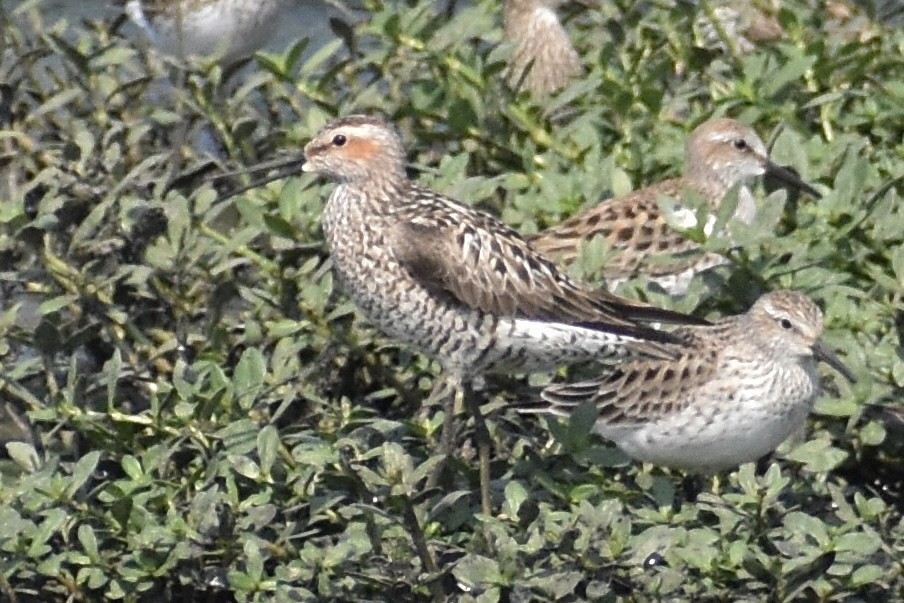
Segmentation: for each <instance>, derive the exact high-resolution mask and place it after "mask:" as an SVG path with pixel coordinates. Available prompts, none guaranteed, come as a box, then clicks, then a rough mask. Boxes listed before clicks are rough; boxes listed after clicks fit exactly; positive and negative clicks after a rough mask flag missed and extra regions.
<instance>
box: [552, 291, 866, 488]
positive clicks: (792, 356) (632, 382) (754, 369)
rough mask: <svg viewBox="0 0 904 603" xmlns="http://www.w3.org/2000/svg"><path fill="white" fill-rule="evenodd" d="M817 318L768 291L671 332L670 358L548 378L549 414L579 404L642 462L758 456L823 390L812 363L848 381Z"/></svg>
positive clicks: (696, 465)
mask: <svg viewBox="0 0 904 603" xmlns="http://www.w3.org/2000/svg"><path fill="white" fill-rule="evenodd" d="M822 324H823V317H822V312H821V311H820V310H819V308H818V307H817V306H816V305H815V304H814V303H813V302H812V301H811V300H810V299H809V298H808V297H806V296H805V295H803V294H801V293H798V292H794V291H775V292H772V293H768V294H765V295H763V296H762V297H761V298H760V299H759V300H758V301H757V302H756V303H755V304H754V305H753V306H752V308H751V309H750V310H749V311H748V312H747V313H745V314H740V315H737V316H732V317H727V318H725V319H723V320H721V321H719V322H717V323H715V324H714V325H711V326H685V327H679V328H678V329H676V330H675V331H674V334H675V336H676V337H680V338H682V339H683V340H684V341H685V343H686V345H685V348H684V352H683V353H682V354H681V355H680V356H679V357H678V358H676V359H674V360H662V361H658V360H637V361H630V362H627V363H623V364H621V365H619V366H617V367H615V368H614V369H613V370H611V371H609V372H607V373H606V374H605V375H604V376H603V377H602V378H600V379H596V380H592V381H586V382H582V383H573V384H560V385H552V386H549V387H548V388H546V389H545V390H544V392H543V394H542V397H543V399H544V400H545V401H546V402H548V403H550V406H549V407H548V408H546V411H547V412H551V413H554V414H559V415H568V414H570V413H571V410H572V409H573V408H574V407H575V406H578V405H580V404H583V403H588V402H589V403H591V404H593V405H594V406H595V407H596V409H597V410H598V412H599V415H598V418H597V420H596V423H595V426H594V429H595V431H596V432H597V433H599V434H600V435H602V436H603V437H605V438H607V439H610V440H612V441H613V442H615V443H616V445H617V446H618V447H619V448H621V449H622V450H623V451H624V452H626V453H627V454H628V455H630V456H632V457H634V458H636V459H638V460H641V461H645V462H649V463H654V464H657V465H662V466H667V467H675V468H679V469H685V470H691V471H699V472H712V471H718V470H721V469H726V468H730V467H733V466H736V465H739V464H741V463H744V462H749V461H755V460H757V459H758V458H760V457H761V456H763V455H765V454H767V453H768V452H770V451H772V450H774V449H775V448H776V447H777V446H778V445H779V444H781V443H782V442H783V441H784V440H785V439H787V438H788V436H789V435H790V434H791V433H793V432H794V431H795V430H797V429H798V428H799V427H800V426H801V425H802V424H803V423H804V420H805V418H806V417H807V415H808V413H809V412H810V410H811V408H812V406H813V403H814V401H815V400H816V397H817V395H818V394H819V391H820V379H819V373H818V371H817V361H819V360H822V361H825V362H827V363H828V364H829V365H830V366H832V367H833V368H835V369H836V370H838V371H839V372H841V374H842V375H844V376H845V377H847V378H848V379H850V380H852V381H853V380H854V377H853V375H852V374H851V373H850V371H849V370H848V369H847V368H846V367H845V366H844V365H843V364H842V363H841V361H840V360H839V359H838V358H837V357H836V356H835V354H834V353H832V352H831V351H830V350H828V349H827V348H826V347H825V346H824V345H823V344H822V342H821V341H820V340H819V337H820V334H821V332H822Z"/></svg>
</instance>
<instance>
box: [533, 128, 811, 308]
mask: <svg viewBox="0 0 904 603" xmlns="http://www.w3.org/2000/svg"><path fill="white" fill-rule="evenodd" d="M766 174H768V175H770V176H773V177H775V178H777V179H779V180H781V181H782V182H784V183H785V184H788V185H790V186H793V187H796V188H799V189H801V190H803V191H805V192H807V193H809V194H811V195H813V196H814V197H817V198H819V197H820V194H819V192H818V191H817V190H816V189H814V188H813V187H812V186H810V185H809V184H807V183H806V182H804V181H803V180H801V179H800V178H799V177H798V176H797V175H796V174H795V173H793V172H792V171H791V170H789V169H787V168H784V167H781V166H778V165H776V164H774V163H772V162H771V161H770V160H769V157H768V152H767V150H766V145H764V144H763V141H762V140H760V137H759V136H757V135H756V132H754V131H753V130H752V129H751V128H750V127H749V126H746V125H744V124H742V123H740V122H737V121H735V120H733V119H727V118H717V119H711V120H709V121H707V122H704V123H703V124H701V125H700V126H698V127H697V128H696V129H695V130H694V131H693V132H692V133H691V136H690V138H689V139H688V141H687V144H686V146H685V158H684V175H683V176H682V177H680V178H673V179H671V180H665V181H663V182H660V183H658V184H654V185H652V186H649V187H647V188H642V189H639V190H636V191H634V192H632V193H629V194H627V195H624V196H622V197H616V198H614V199H610V200H607V201H603V202H602V203H600V204H599V205H597V206H595V207H593V208H591V209H588V210H587V211H585V212H583V213H580V214H578V215H576V216H573V217H571V218H569V219H568V220H565V221H564V222H562V223H561V224H558V225H556V226H553V227H552V228H549V229H547V230H544V231H543V232H540V233H537V234H535V235H533V236H531V237H528V241H529V242H530V243H531V245H532V246H533V247H534V249H536V250H537V251H540V252H541V253H543V254H544V255H546V256H548V257H550V258H553V259H555V260H558V261H560V262H563V263H564V262H572V261H574V260H576V259H577V258H579V257H580V254H581V248H582V247H583V245H584V244H586V243H587V242H589V241H591V240H593V239H595V238H600V239H603V240H604V241H605V243H606V246H607V247H608V248H609V249H610V250H611V251H612V252H613V254H614V255H613V257H611V258H610V260H609V262H608V263H607V264H606V266H604V267H603V269H602V274H601V276H603V277H604V278H606V279H607V281H609V285H610V287H614V286H615V285H616V283H617V282H620V281H623V280H625V279H627V278H630V277H632V276H635V275H637V274H638V273H643V274H645V275H648V276H649V277H650V280H652V281H655V282H658V283H659V284H660V285H661V286H662V287H663V288H664V289H665V290H667V291H669V292H670V293H673V294H680V293H683V292H684V291H685V290H687V286H688V284H689V283H690V280H691V278H692V277H693V276H694V274H696V273H698V272H701V271H703V270H706V269H708V268H711V267H713V266H716V265H719V264H722V263H725V261H726V260H725V259H724V258H723V257H722V256H720V255H718V254H714V253H709V254H702V255H701V254H694V253H693V252H694V251H695V250H697V249H699V247H700V246H699V245H698V244H697V243H695V242H693V241H691V240H689V239H687V238H685V237H684V236H683V235H682V234H680V233H679V232H676V231H675V230H673V229H672V228H671V227H670V226H669V224H668V223H667V221H666V218H665V216H664V215H663V214H662V212H661V211H660V208H659V199H660V198H662V197H670V198H675V199H678V200H679V201H680V199H681V197H682V195H683V194H685V193H686V192H690V193H692V194H696V195H699V196H700V197H702V199H703V200H705V201H706V203H707V204H708V205H709V208H710V209H711V210H712V211H713V212H715V211H716V210H717V209H718V207H719V205H720V203H721V202H722V200H723V199H724V198H725V196H726V195H727V193H728V192H729V191H730V190H731V189H732V188H733V187H734V186H736V185H738V184H741V183H743V182H744V181H746V180H748V179H750V178H754V177H757V176H762V175H766ZM755 214H756V205H755V202H754V199H753V195H752V194H751V193H750V191H749V190H748V189H747V188H746V187H745V186H742V187H741V189H740V190H739V196H738V206H737V209H736V211H735V213H734V216H733V217H732V219H733V220H738V221H741V222H744V223H750V222H751V221H752V220H753V218H754V216H755ZM675 218H677V219H679V220H680V221H681V222H682V226H685V227H686V228H691V227H693V226H694V225H695V224H696V220H697V217H696V212H694V211H693V210H692V209H690V208H681V207H680V206H679V208H678V210H677V211H676V212H675ZM714 222H715V217H714V216H711V220H710V221H708V222H707V224H706V226H707V228H706V229H705V231H706V234H711V230H712V226H713V225H714ZM674 254H690V255H691V257H690V258H689V260H682V261H675V262H669V263H656V264H653V263H649V264H647V265H644V260H645V259H646V258H648V257H649V256H653V255H662V256H670V255H674ZM676 259H677V258H676Z"/></svg>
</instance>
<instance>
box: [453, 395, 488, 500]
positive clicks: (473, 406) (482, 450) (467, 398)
mask: <svg viewBox="0 0 904 603" xmlns="http://www.w3.org/2000/svg"><path fill="white" fill-rule="evenodd" d="M456 395H460V396H461V397H462V398H463V401H464V403H465V408H467V409H468V410H469V411H470V412H471V415H472V416H473V417H474V435H475V438H476V440H477V458H478V460H479V462H480V508H481V511H483V513H484V515H487V516H489V515H490V513H491V512H492V507H491V506H490V447H491V446H492V441H491V440H490V430H489V429H487V424H486V421H485V420H484V418H483V413H482V412H480V402H478V400H477V396H475V395H474V390H473V389H472V388H471V387H470V386H469V385H465V384H463V383H462V384H460V385H459V387H458V388H457V390H456Z"/></svg>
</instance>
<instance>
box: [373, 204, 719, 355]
mask: <svg viewBox="0 0 904 603" xmlns="http://www.w3.org/2000/svg"><path fill="white" fill-rule="evenodd" d="M417 193H418V195H419V204H418V206H417V207H415V208H413V209H412V210H411V211H410V212H409V213H408V214H405V215H399V216H398V218H399V220H398V221H397V224H396V227H395V229H394V230H393V232H392V233H391V234H390V237H391V245H392V247H393V251H394V253H395V256H396V258H397V259H398V261H399V262H400V263H401V264H402V265H403V266H404V267H405V268H407V269H408V270H409V271H410V273H411V274H412V275H413V276H414V278H416V279H417V280H419V281H421V282H422V283H424V285H425V286H428V287H430V288H431V289H433V290H434V291H436V292H438V293H439V292H442V293H443V294H446V295H449V296H451V297H452V298H454V299H455V300H457V301H458V302H460V303H463V304H465V305H467V306H469V307H471V308H474V309H479V310H482V311H484V312H488V313H492V314H498V315H507V316H517V317H522V318H529V319H534V320H548V321H555V322H565V323H570V324H581V325H584V326H588V327H590V328H600V329H603V330H606V331H610V332H614V333H621V334H625V335H633V336H637V337H640V338H643V339H653V340H661V341H672V339H671V337H670V336H668V335H667V334H665V333H663V332H661V331H657V330H655V329H650V328H647V327H641V326H637V324H636V322H635V321H664V322H673V323H695V324H699V323H701V322H704V321H700V320H699V319H696V318H694V317H692V316H688V315H686V314H682V313H679V312H673V311H669V310H662V309H659V308H654V307H651V306H649V305H645V304H640V303H636V302H631V301H628V300H625V299H622V298H620V297H617V296H615V295H612V294H611V293H609V292H607V291H602V290H599V291H598V290H594V289H591V288H590V287H589V286H586V285H583V284H582V283H578V282H576V281H573V280H572V279H571V278H569V277H568V276H567V275H566V274H565V273H563V272H562V271H560V270H559V269H558V267H557V266H556V265H555V264H554V263H552V262H551V261H550V260H547V259H546V258H545V257H543V256H542V255H540V254H538V253H536V252H535V251H534V250H533V249H532V248H531V247H530V245H528V244H527V242H526V241H525V240H524V239H523V238H521V236H520V235H519V234H518V233H517V232H515V231H514V230H512V229H510V228H508V227H506V226H505V225H504V224H502V223H501V222H499V221H498V220H497V219H496V218H494V217H492V216H490V215H489V214H485V213H482V212H478V211H476V210H473V209H471V208H467V207H464V206H460V205H458V204H455V203H454V202H452V201H451V200H449V199H447V198H445V197H441V196H439V195H436V194H435V193H430V192H428V191H421V190H420V189H417ZM425 206H426V207H425Z"/></svg>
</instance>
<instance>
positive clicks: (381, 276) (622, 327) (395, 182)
mask: <svg viewBox="0 0 904 603" xmlns="http://www.w3.org/2000/svg"><path fill="white" fill-rule="evenodd" d="M304 157H305V163H304V165H303V167H302V169H303V170H304V171H306V172H313V173H316V174H322V175H324V176H328V177H330V178H332V179H333V180H335V181H336V182H337V183H338V185H339V186H338V187H337V188H336V189H335V190H334V191H333V193H332V195H330V198H329V201H328V202H327V204H326V207H325V209H324V212H323V230H324V234H325V235H326V243H327V246H328V247H329V250H330V254H331V256H332V260H333V266H334V269H335V274H336V277H337V280H338V282H339V283H340V284H341V286H342V287H343V288H344V289H345V291H347V292H348V294H349V295H350V296H351V298H352V299H353V300H354V301H355V303H356V304H357V305H358V307H359V308H360V309H361V311H362V312H363V313H364V314H365V315H366V316H367V318H369V319H370V320H371V321H372V322H374V323H375V324H376V325H377V326H378V327H379V328H380V329H382V330H383V331H385V332H386V333H387V334H389V335H390V336H392V337H394V338H395V339H398V340H400V341H402V342H404V343H407V344H409V345H411V346H413V347H415V348H416V349H418V350H420V351H422V352H424V353H426V354H428V355H430V356H432V357H434V358H436V359H437V360H439V362H440V363H441V364H442V366H443V369H444V371H445V375H446V377H447V379H448V381H449V383H450V384H451V385H452V386H453V387H454V389H455V397H454V398H451V397H450V399H448V400H447V402H446V406H445V423H444V425H443V434H442V440H443V451H444V452H445V453H446V454H449V453H451V449H452V438H453V429H452V426H453V424H452V414H453V409H454V407H455V402H456V401H457V400H463V401H464V402H465V403H466V404H468V408H469V409H470V410H471V412H472V413H473V414H474V417H475V423H476V428H477V434H478V444H479V448H478V450H479V454H480V465H481V466H480V475H481V504H482V507H483V510H484V512H487V513H488V512H489V510H490V509H489V435H488V433H487V432H486V426H485V424H484V423H483V420H482V417H481V415H480V411H479V407H478V405H477V404H476V403H475V401H474V400H473V396H469V395H467V394H466V390H467V389H468V386H469V384H470V382H471V380H472V379H473V377H474V376H475V375H476V374H479V373H481V372H487V371H508V370H511V371H531V370H545V369H550V368H553V367H556V366H559V365H562V364H566V363H569V362H577V361H583V360H589V359H596V360H599V359H605V358H607V357H625V356H630V355H638V354H640V355H645V356H653V357H663V356H665V357H674V351H673V350H670V349H669V348H670V345H669V344H672V343H674V339H673V338H672V337H671V335H669V334H667V333H664V332H662V331H658V330H656V329H653V328H650V327H647V326H642V325H639V324H638V323H637V321H656V320H665V321H667V322H679V323H689V322H690V323H700V322H701V321H699V320H697V319H694V318H692V317H690V316H687V315H684V314H680V313H676V312H671V311H667V310H660V309H657V308H653V307H650V306H647V305H643V304H638V303H634V302H629V301H627V300H624V299H621V298H619V297H616V296H614V295H611V294H609V293H606V292H604V291H596V290H594V289H593V288H591V287H590V286H589V285H585V284H583V283H580V282H577V281H574V280H572V279H571V278H569V277H568V276H567V275H565V274H564V273H563V272H561V271H559V269H558V268H557V267H556V266H555V265H554V264H553V263H552V262H550V261H548V260H546V259H545V258H544V257H542V256H540V255H538V254H537V253H535V252H534V251H533V250H532V249H531V247H530V246H529V245H528V244H527V243H526V242H525V241H524V239H522V238H521V237H520V236H519V235H518V233H516V232H515V231H513V230H512V229H510V228H508V227H506V226H505V225H504V224H502V223H501V222H500V221H499V220H497V219H496V218H494V217H493V216H491V215H489V214H486V213H483V212H480V211H477V210H475V209H473V208H470V207H467V206H465V205H462V204H461V203H459V202H457V201H454V200H452V199H450V198H448V197H445V196H443V195H440V194H438V193H435V192H432V191H429V190H427V189H424V188H421V187H420V186H418V185H417V184H416V183H415V182H413V181H411V180H409V179H408V178H407V176H406V173H405V165H406V159H405V148H404V146H403V145H402V141H401V138H400V137H399V135H398V134H397V133H396V131H395V129H394V128H393V127H392V126H391V125H389V124H388V123H386V122H384V121H382V120H380V119H377V118H374V117H368V116H361V115H355V116H350V117H345V118H341V119H338V120H335V121H333V122H332V123H330V124H328V125H326V126H325V127H324V128H323V129H322V130H321V131H320V133H318V134H317V136H316V137H315V138H314V139H313V140H312V141H311V142H310V143H308V144H307V146H305V149H304Z"/></svg>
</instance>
